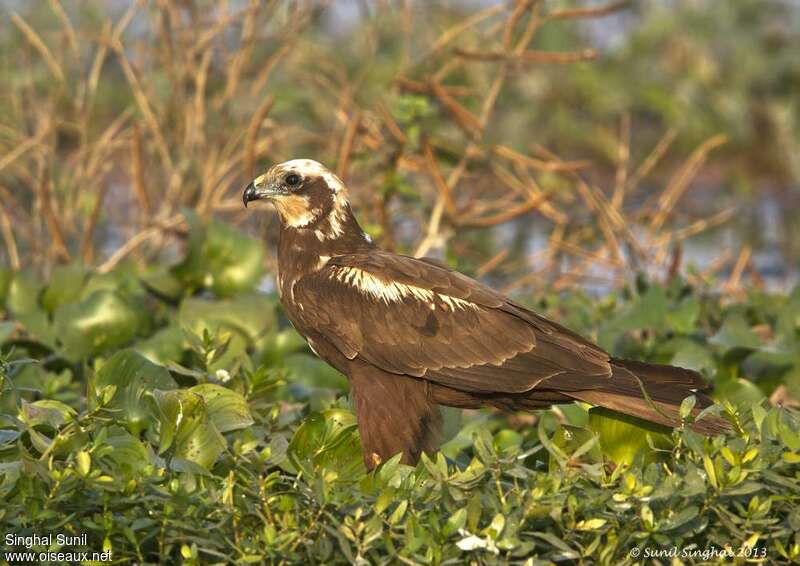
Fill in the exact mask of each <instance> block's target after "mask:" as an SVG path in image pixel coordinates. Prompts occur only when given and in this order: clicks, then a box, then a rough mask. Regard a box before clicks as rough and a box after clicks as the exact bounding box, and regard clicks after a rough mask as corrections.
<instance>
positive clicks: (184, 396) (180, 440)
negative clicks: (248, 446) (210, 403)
mask: <svg viewBox="0 0 800 566" xmlns="http://www.w3.org/2000/svg"><path fill="white" fill-rule="evenodd" d="M153 399H154V400H155V403H156V406H157V409H158V410H157V415H158V421H159V432H160V439H159V448H158V451H159V454H163V453H164V452H165V451H166V450H167V449H169V448H173V461H172V463H171V466H172V468H173V469H175V470H178V471H192V470H193V465H195V466H199V467H200V468H201V469H203V470H208V469H210V468H211V466H212V465H213V464H214V462H215V461H216V460H217V458H218V457H219V455H220V454H221V453H222V451H223V450H225V448H226V446H227V443H226V442H225V438H224V437H223V436H222V434H221V433H220V431H219V430H218V429H217V427H216V426H215V425H214V421H213V419H212V418H211V416H210V415H209V411H208V407H207V406H206V403H205V400H204V399H203V397H202V396H201V395H199V394H197V393H193V392H192V391H190V390H187V389H174V390H169V391H154V392H153ZM187 462H188V464H187Z"/></svg>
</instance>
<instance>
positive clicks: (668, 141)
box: [627, 128, 678, 188]
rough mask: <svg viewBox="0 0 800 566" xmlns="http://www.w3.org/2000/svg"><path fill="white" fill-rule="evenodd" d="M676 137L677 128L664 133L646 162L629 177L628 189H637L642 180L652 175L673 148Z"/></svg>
mask: <svg viewBox="0 0 800 566" xmlns="http://www.w3.org/2000/svg"><path fill="white" fill-rule="evenodd" d="M676 137H678V129H677V128H670V129H669V130H667V131H666V132H665V133H664V135H663V136H662V137H661V139H659V140H658V143H657V144H656V146H655V147H654V148H653V150H652V151H651V152H650V153H649V154H648V156H647V157H646V158H645V159H644V161H642V163H641V165H639V167H638V168H637V169H636V171H634V173H633V174H632V175H631V176H630V177H628V181H627V186H628V188H633V187H637V186H638V185H639V183H640V182H641V181H642V179H644V178H645V177H646V176H647V175H649V174H650V172H651V171H652V170H653V168H654V167H655V166H656V165H658V163H659V162H660V161H661V159H662V158H663V157H664V155H666V153H667V152H668V151H669V148H670V147H671V146H672V143H673V142H674V141H675V138H676Z"/></svg>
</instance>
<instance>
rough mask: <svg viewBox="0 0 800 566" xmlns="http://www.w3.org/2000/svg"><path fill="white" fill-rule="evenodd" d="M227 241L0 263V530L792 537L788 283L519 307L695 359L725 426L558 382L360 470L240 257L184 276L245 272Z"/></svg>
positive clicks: (161, 555)
mask: <svg viewBox="0 0 800 566" xmlns="http://www.w3.org/2000/svg"><path fill="white" fill-rule="evenodd" d="M251 246H252V247H254V248H255V247H258V248H260V246H259V244H257V243H256V242H254V241H251V240H249V239H247V238H246V237H244V236H243V235H241V234H238V233H235V232H234V231H232V230H230V229H228V228H223V227H221V226H219V225H217V224H215V223H214V222H211V223H203V222H201V221H199V220H198V221H197V222H195V223H194V225H193V232H192V233H191V235H190V238H188V245H187V249H186V252H185V255H184V257H183V258H182V259H180V260H179V261H178V262H177V263H175V264H174V265H170V266H159V265H154V266H150V267H148V268H143V269H140V268H136V267H135V266H133V265H132V264H127V263H123V264H121V265H119V266H118V267H117V268H116V269H115V270H113V271H110V272H108V273H97V272H96V271H93V270H90V269H86V268H83V267H81V266H78V265H69V266H66V267H64V268H61V269H59V270H57V271H56V272H54V274H53V277H52V278H51V279H50V280H49V281H48V282H46V283H45V282H42V281H40V280H38V279H37V278H36V277H35V276H34V275H32V274H30V273H26V272H16V273H11V272H7V271H5V272H3V280H4V281H5V283H4V285H3V288H2V289H3V294H2V297H3V304H4V309H5V311H6V318H7V320H6V321H5V322H3V323H2V339H3V346H2V352H3V359H2V367H0V370H2V375H1V376H0V377H1V378H2V392H1V393H0V407H2V408H1V409H0V412H1V413H2V414H1V415H0V443H1V444H0V497H2V499H3V501H4V502H5V503H4V505H3V507H2V509H0V525H2V530H3V531H4V532H13V533H16V534H20V535H25V534H32V533H40V534H41V533H46V532H62V531H66V532H69V533H70V534H83V533H86V534H87V535H88V543H87V546H86V550H93V551H99V550H100V549H104V550H111V551H112V552H113V556H114V559H115V560H116V561H134V562H139V563H166V562H172V561H175V560H180V561H183V562H184V563H187V564H192V563H215V562H219V563H227V562H235V563H257V562H264V561H266V562H273V563H301V562H305V563H308V562H312V563H315V562H325V563H345V562H350V563H376V564H379V563H387V564H388V563H395V562H396V561H397V560H398V559H401V560H403V561H405V562H407V563H419V564H422V563H430V564H443V563H448V562H458V563H460V562H465V561H471V562H474V563H505V562H519V563H522V562H525V561H527V563H529V564H535V563H539V562H542V563H544V562H548V561H558V560H578V561H580V560H592V561H594V562H598V563H604V564H619V563H621V562H624V561H626V560H627V561H628V562H636V561H637V560H634V559H633V558H630V557H629V552H630V551H631V549H634V548H637V549H659V548H662V549H668V548H671V547H672V546H677V547H679V548H687V549H695V550H696V551H697V552H703V551H706V552H710V550H709V549H713V548H716V549H718V550H719V551H723V550H724V549H730V550H731V551H733V552H736V553H738V552H742V553H743V556H745V555H746V556H750V557H751V558H754V559H756V558H757V559H758V560H761V561H765V562H769V563H780V562H785V563H789V562H792V561H797V560H798V559H800V539H798V534H797V533H798V532H800V513H799V512H798V509H800V420H798V417H797V414H796V413H795V412H793V411H791V410H786V409H782V408H778V407H774V406H770V404H769V403H767V402H766V401H765V400H764V397H765V396H772V397H773V398H776V395H781V394H783V395H784V399H789V400H791V398H795V399H796V398H797V397H798V395H797V393H798V385H799V384H800V356H799V355H798V353H799V352H800V348H798V344H797V341H798V340H799V339H800V290H796V291H795V292H794V293H793V294H792V295H790V296H780V295H766V294H762V293H753V294H751V295H750V296H749V297H748V298H747V300H746V301H743V302H729V301H727V300H726V299H725V298H724V297H721V296H718V295H715V294H713V293H711V292H710V291H709V289H704V288H697V287H690V286H689V285H687V284H686V283H685V281H683V280H681V279H679V278H676V279H674V280H673V281H672V282H671V283H670V284H669V285H666V286H660V285H655V284H653V285H650V284H647V283H646V282H645V281H643V280H640V281H639V282H638V284H636V285H634V286H633V287H631V288H628V289H626V290H623V291H621V292H620V293H618V294H612V295H609V296H608V297H606V298H605V299H603V300H600V301H597V300H595V299H591V298H589V297H588V296H586V295H584V294H582V293H579V292H576V293H570V294H569V295H560V294H546V295H543V296H542V297H541V298H540V300H539V301H538V302H537V303H536V304H535V305H533V306H535V307H536V308H538V309H541V310H543V311H544V312H547V313H549V314H550V315H551V316H554V317H556V318H558V319H560V320H563V321H564V322H565V323H566V324H568V325H570V326H571V327H573V328H575V329H577V330H580V331H582V332H584V333H586V334H588V335H591V336H593V337H595V338H597V339H598V340H599V341H600V342H601V343H602V344H603V345H604V346H605V347H607V348H609V349H611V350H612V351H613V352H614V353H616V354H619V355H627V356H634V357H641V358H644V359H649V360H652V361H660V362H672V363H678V364H681V365H684V366H687V367H695V368H697V369H699V370H701V371H703V372H704V373H705V374H706V375H707V376H708V377H709V378H710V379H712V380H713V382H714V384H715V386H716V390H717V391H718V393H719V400H720V401H722V403H723V405H724V410H722V414H724V415H727V418H729V419H730V420H731V422H732V423H733V424H734V426H735V429H736V432H735V433H733V434H731V435H730V436H728V437H718V438H714V439H706V438H703V437H701V436H699V435H697V434H695V433H693V432H691V431H689V430H680V431H676V432H674V433H673V432H670V431H664V430H656V429H654V428H652V427H649V428H648V427H644V426H643V425H642V423H635V422H630V420H629V419H622V418H620V417H619V416H615V415H613V414H610V413H608V412H603V411H597V410H596V409H589V408H588V407H586V406H583V405H578V404H575V405H565V406H561V407H558V408H555V409H553V410H551V411H546V412H542V413H540V414H539V415H537V417H536V418H531V417H526V416H522V415H520V416H507V415H501V414H496V413H489V412H470V413H469V414H467V415H465V417H464V419H463V422H461V423H460V424H459V423H457V422H453V419H452V416H453V415H452V414H450V415H448V416H449V417H450V418H449V423H448V427H447V428H448V431H447V434H448V438H446V439H445V440H446V442H445V443H444V445H443V448H442V451H441V452H439V453H436V454H430V455H428V456H426V457H425V458H423V460H422V462H420V464H419V465H418V466H417V467H416V468H411V467H408V466H404V465H400V464H398V462H397V459H394V460H392V461H389V462H386V463H385V464H384V465H382V466H381V467H380V468H379V469H378V470H377V472H375V473H373V474H366V473H365V471H364V468H363V464H362V461H361V455H360V448H359V443H358V433H357V428H356V426H355V419H354V416H353V414H352V412H351V411H350V409H349V405H348V401H347V398H346V382H345V380H344V379H343V378H342V376H340V375H338V374H337V373H336V372H334V371H332V370H330V369H329V368H328V367H327V366H325V365H324V364H323V363H322V362H319V361H318V360H317V359H316V358H315V357H313V356H312V355H311V353H310V352H309V351H308V350H307V348H306V347H305V345H304V344H303V342H302V341H301V340H300V339H299V337H298V336H297V335H296V334H295V333H294V331H293V330H291V329H290V328H287V327H286V324H285V322H284V321H282V319H281V317H280V313H279V312H277V311H276V299H275V297H274V296H272V295H269V294H263V293H259V292H257V291H256V290H255V288H254V286H255V285H256V283H257V281H258V280H257V278H255V277H249V276H248V277H244V276H242V277H238V276H237V277H231V278H230V279H227V278H211V277H206V276H205V275H203V274H204V273H205V269H206V266H208V265H211V264H213V262H215V261H219V262H220V264H219V265H220V266H224V265H227V266H228V268H229V269H230V270H231V272H232V273H236V274H242V273H245V274H246V273H249V269H250V268H249V267H248V266H250V265H251V263H250V261H251V260H250V254H249V253H244V254H242V256H241V260H240V261H238V262H236V261H234V262H230V263H228V262H227V260H226V259H225V258H226V257H227V256H226V253H225V252H224V250H227V249H230V248H231V247H236V248H237V249H245V250H246V249H250V247H251ZM221 250H222V251H221ZM254 253H255V252H254ZM224 270H225V268H224V267H219V270H218V271H215V273H216V274H220V273H223V272H224ZM220 281H227V282H230V281H236V283H232V284H230V285H229V284H228V283H226V284H224V285H223V284H221V283H220ZM65 324H68V325H70V326H69V328H70V330H69V331H65V330H64V328H65V327H64V325H65ZM776 392H777V393H776ZM781 392H783V393H781ZM690 404H691V401H690V400H687V401H686V402H685V407H684V414H686V415H688V414H689V413H690ZM716 410H720V407H717V409H716ZM39 550H44V549H39ZM698 556H700V558H702V556H701V555H698ZM695 558H697V557H695ZM700 558H698V559H697V560H689V561H700Z"/></svg>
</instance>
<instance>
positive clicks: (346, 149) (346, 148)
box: [336, 111, 361, 179]
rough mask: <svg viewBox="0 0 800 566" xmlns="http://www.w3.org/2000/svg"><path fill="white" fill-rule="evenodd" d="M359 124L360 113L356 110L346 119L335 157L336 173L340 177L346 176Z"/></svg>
mask: <svg viewBox="0 0 800 566" xmlns="http://www.w3.org/2000/svg"><path fill="white" fill-rule="evenodd" d="M360 124H361V113H360V112H358V111H356V112H355V113H354V114H353V115H352V116H351V117H350V119H349V120H348V121H347V125H346V127H345V130H344V135H343V136H342V143H341V144H340V145H339V156H338V158H337V159H336V174H337V175H338V176H339V177H340V178H341V179H345V178H347V172H348V171H349V169H350V154H351V153H352V152H353V144H354V143H355V140H356V134H357V133H358V128H359V125H360Z"/></svg>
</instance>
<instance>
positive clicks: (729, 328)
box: [708, 312, 762, 351]
mask: <svg viewBox="0 0 800 566" xmlns="http://www.w3.org/2000/svg"><path fill="white" fill-rule="evenodd" d="M708 341H709V343H711V344H714V345H716V346H720V347H721V348H723V349H724V350H726V351H727V350H733V349H736V348H743V349H749V350H756V349H758V348H760V347H761V346H762V343H761V340H760V339H759V338H758V336H757V335H756V333H755V332H753V330H752V329H751V328H750V325H749V324H748V323H747V321H746V320H745V318H744V315H743V314H741V313H739V312H734V313H731V314H729V315H728V316H727V317H726V318H725V320H724V322H723V323H722V326H721V327H720V329H719V331H718V332H717V333H716V334H715V335H714V336H712V337H711V338H709V339H708Z"/></svg>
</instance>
